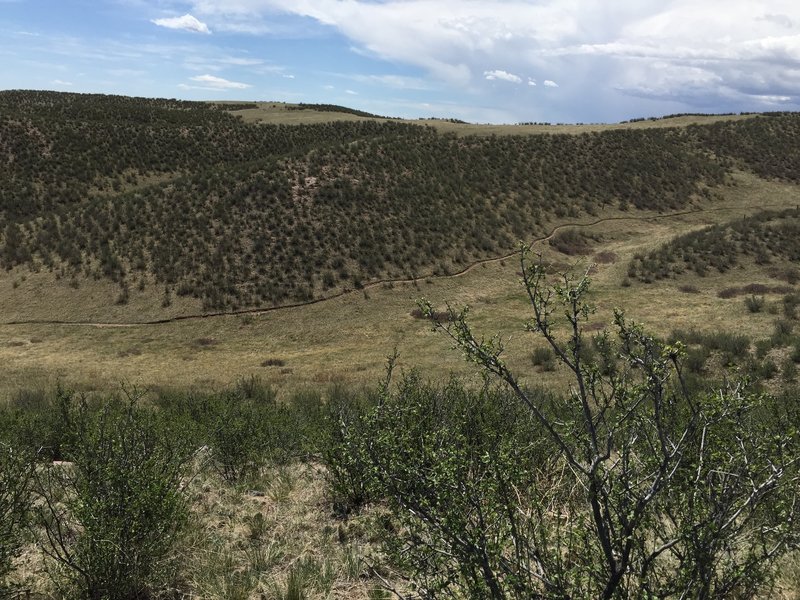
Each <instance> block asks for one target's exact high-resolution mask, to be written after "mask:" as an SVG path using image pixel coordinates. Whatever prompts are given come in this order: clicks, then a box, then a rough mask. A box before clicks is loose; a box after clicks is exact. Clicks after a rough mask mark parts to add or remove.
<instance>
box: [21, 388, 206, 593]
mask: <svg viewBox="0 0 800 600" xmlns="http://www.w3.org/2000/svg"><path fill="white" fill-rule="evenodd" d="M68 404H69V406H68V412H69V418H70V423H71V425H72V428H73V430H72V432H71V433H72V437H71V441H70V444H69V447H68V448H67V449H66V450H65V458H66V459H67V461H69V462H63V463H52V464H49V465H48V466H46V467H44V468H43V469H42V470H41V471H40V473H39V474H38V476H37V492H38V494H39V497H40V499H39V502H38V503H37V506H38V525H39V527H40V531H41V539H40V540H39V541H40V545H41V547H42V549H43V551H44V553H45V555H46V556H47V557H49V559H51V563H50V564H51V567H52V568H51V574H52V575H53V576H54V579H55V583H56V585H57V586H58V587H59V588H60V589H61V591H62V592H64V593H67V594H70V595H75V596H81V597H84V598H90V599H96V598H113V599H125V600H128V599H132V598H147V597H151V596H152V595H153V594H154V593H156V592H158V591H160V590H163V589H164V588H165V587H166V586H167V584H168V583H169V582H170V578H171V577H172V576H173V567H174V558H175V557H174V556H172V551H173V549H174V547H175V544H176V541H177V538H178V535H179V534H180V532H181V530H182V528H183V526H184V524H185V522H186V517H187V505H186V501H185V499H184V497H183V495H182V493H181V489H180V486H181V479H182V476H183V474H184V467H185V465H186V463H187V460H188V459H189V457H190V456H191V453H190V451H189V449H188V446H187V445H185V440H184V437H185V436H182V435H180V433H179V432H176V431H174V427H173V426H171V425H167V424H165V423H164V422H162V421H161V420H159V419H158V415H157V414H156V413H155V412H154V411H152V410H149V409H140V408H139V407H138V406H137V402H136V400H135V398H134V399H133V400H130V401H120V402H114V401H107V402H105V403H103V404H102V405H101V406H99V407H96V408H93V407H91V406H90V404H89V403H88V402H87V401H86V400H85V399H70V401H69V403H68Z"/></svg>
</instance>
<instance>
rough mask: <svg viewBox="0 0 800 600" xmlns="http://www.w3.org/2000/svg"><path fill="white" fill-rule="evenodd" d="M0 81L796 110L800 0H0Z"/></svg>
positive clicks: (569, 107)
mask: <svg viewBox="0 0 800 600" xmlns="http://www.w3.org/2000/svg"><path fill="white" fill-rule="evenodd" d="M0 89H52V90H61V91H72V92H93V93H108V94H124V95H131V96H148V97H166V98H183V99H189V100H265V101H270V100H272V101H285V102H307V103H331V104H341V105H346V106H350V107H353V108H358V109H361V110H366V111H369V112H372V113H376V114H381V115H387V116H397V117H406V118H419V117H440V118H457V119H462V120H465V121H469V122H476V123H519V122H552V123H600V122H617V121H621V120H626V119H631V118H640V117H650V116H661V115H665V114H674V113H682V112H704V113H705V112H715V113H718V112H740V111H769V110H800V0H480V1H476V0H0Z"/></svg>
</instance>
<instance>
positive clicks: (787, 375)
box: [781, 358, 797, 383]
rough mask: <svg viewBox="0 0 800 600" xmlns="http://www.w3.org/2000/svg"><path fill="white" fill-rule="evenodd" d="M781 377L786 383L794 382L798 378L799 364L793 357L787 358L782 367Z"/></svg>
mask: <svg viewBox="0 0 800 600" xmlns="http://www.w3.org/2000/svg"><path fill="white" fill-rule="evenodd" d="M781 377H782V378H783V381H784V382H785V383H794V380H795V379H797V365H796V364H795V362H794V361H793V360H792V359H791V358H787V359H786V360H785V361H784V362H783V366H782V367H781Z"/></svg>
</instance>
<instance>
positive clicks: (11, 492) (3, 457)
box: [0, 442, 34, 598]
mask: <svg viewBox="0 0 800 600" xmlns="http://www.w3.org/2000/svg"><path fill="white" fill-rule="evenodd" d="M33 468H34V461H33V456H32V455H30V454H28V453H26V452H24V451H21V450H20V449H18V448H13V447H11V446H8V445H6V444H5V443H3V442H0V598H2V597H5V596H6V595H7V594H9V595H10V594H11V592H12V591H13V590H12V588H11V586H10V584H9V583H8V581H7V579H6V578H7V576H8V575H9V573H10V572H11V567H12V561H13V559H14V558H15V556H16V555H17V553H18V551H19V547H20V544H21V532H22V528H23V526H24V525H25V522H26V518H27V514H28V511H29V509H30V496H31V488H30V481H31V476H32V474H33Z"/></svg>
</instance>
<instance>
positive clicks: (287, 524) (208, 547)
mask: <svg viewBox="0 0 800 600" xmlns="http://www.w3.org/2000/svg"><path fill="white" fill-rule="evenodd" d="M190 494H191V499H192V513H193V519H192V523H193V525H192V527H191V530H190V532H189V534H188V535H187V537H186V540H185V542H184V548H183V549H182V552H181V553H182V555H183V556H185V560H184V561H183V564H184V567H183V569H182V571H183V572H182V573H181V577H182V579H184V580H185V581H187V582H188V584H189V587H190V588H191V590H192V594H191V597H193V598H264V597H267V598H285V597H289V595H288V593H287V592H288V588H289V586H290V583H289V581H290V579H291V580H293V584H294V585H297V586H299V588H300V589H301V590H302V591H303V593H304V594H305V595H304V596H303V597H305V598H308V599H309V600H311V599H314V598H330V599H334V598H356V599H358V598H367V597H368V594H369V591H370V590H371V589H374V588H376V587H378V582H377V581H376V580H374V579H372V578H371V577H370V575H369V573H368V567H367V562H365V560H364V559H369V558H370V557H372V553H373V552H374V550H373V546H372V544H371V543H370V542H369V540H368V539H367V535H368V531H369V520H370V517H369V515H368V514H362V515H356V516H355V517H353V518H352V519H350V520H348V521H347V522H344V521H341V522H340V521H337V520H335V519H333V518H332V517H331V508H330V505H329V503H328V502H327V501H326V498H325V476H324V471H323V470H322V468H321V467H318V466H315V465H302V464H297V465H293V466H290V467H282V468H273V469H270V470H269V471H267V472H266V473H264V475H263V476H262V478H261V479H260V480H259V481H257V482H253V483H251V485H250V486H249V487H247V488H243V489H234V488H231V487H229V486H226V485H225V484H224V483H222V482H221V481H220V480H218V479H216V478H215V477H213V476H206V477H204V478H203V479H200V480H198V481H196V482H195V483H194V484H193V486H192V489H191V491H190ZM372 558H373V560H374V557H372ZM369 562H370V563H371V562H372V561H369Z"/></svg>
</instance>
